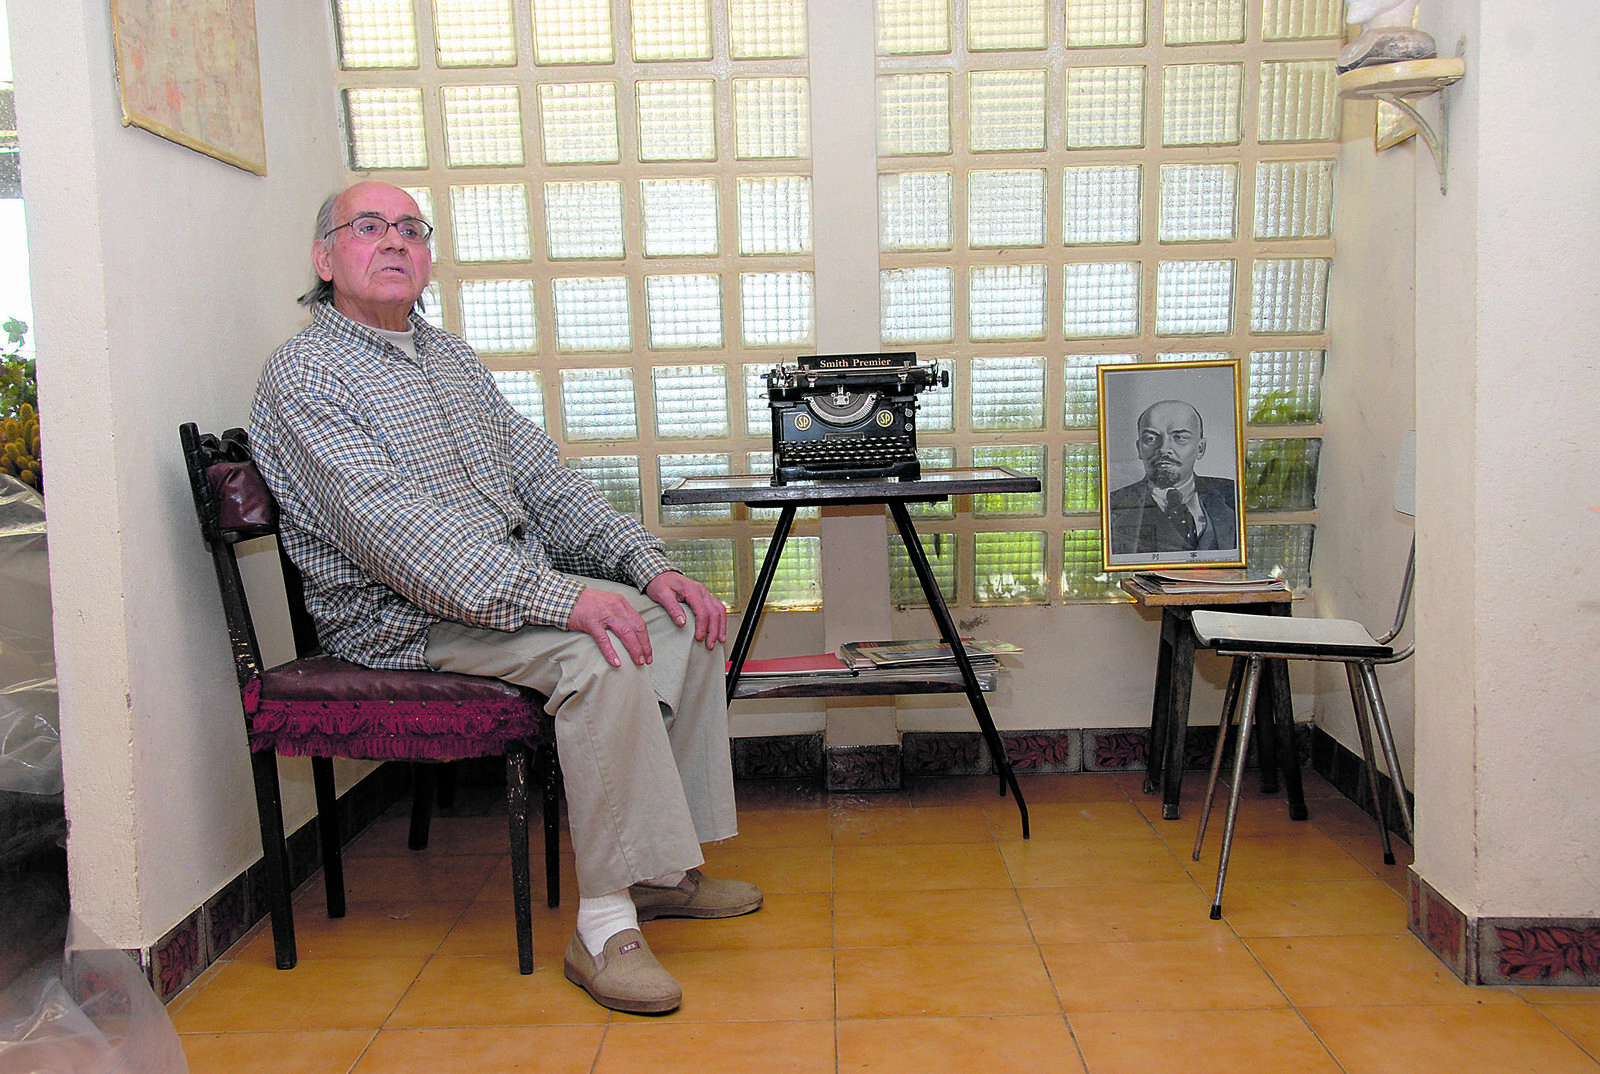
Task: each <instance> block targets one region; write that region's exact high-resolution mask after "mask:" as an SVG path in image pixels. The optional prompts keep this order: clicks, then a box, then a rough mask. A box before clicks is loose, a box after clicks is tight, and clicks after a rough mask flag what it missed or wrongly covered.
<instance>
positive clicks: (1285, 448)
mask: <svg viewBox="0 0 1600 1074" xmlns="http://www.w3.org/2000/svg"><path fill="white" fill-rule="evenodd" d="M1316 420H1317V416H1316V415H1315V414H1314V413H1312V412H1311V411H1309V410H1305V409H1303V408H1299V407H1296V406H1295V405H1294V403H1293V400H1292V398H1291V396H1290V395H1289V393H1288V392H1281V391H1280V392H1269V393H1267V394H1266V395H1265V396H1263V397H1262V399H1261V401H1260V402H1259V403H1257V404H1256V406H1255V408H1254V409H1253V410H1251V412H1250V423H1251V424H1252V425H1303V424H1308V423H1311V422H1315V421H1316ZM1320 447H1321V443H1320V442H1319V441H1316V440H1305V439H1279V438H1275V439H1266V440H1256V441H1252V442H1251V443H1250V444H1249V445H1248V447H1247V450H1246V453H1245V503H1246V505H1247V506H1248V507H1250V508H1251V509H1252V510H1257V511H1273V510H1278V511H1293V510H1305V509H1308V508H1310V507H1312V506H1313V505H1314V503H1315V500H1316V465H1317V456H1318V450H1319V449H1320Z"/></svg>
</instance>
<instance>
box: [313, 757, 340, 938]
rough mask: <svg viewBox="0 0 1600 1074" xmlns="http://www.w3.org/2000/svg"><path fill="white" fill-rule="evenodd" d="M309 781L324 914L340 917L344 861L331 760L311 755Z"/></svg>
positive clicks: (337, 798) (337, 797)
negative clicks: (314, 803) (314, 801)
mask: <svg viewBox="0 0 1600 1074" xmlns="http://www.w3.org/2000/svg"><path fill="white" fill-rule="evenodd" d="M311 783H312V785H313V786H314V787H315V788H316V792H317V834H318V836H319V840H320V842H321V843H322V883H323V887H324V888H325V889H326V890H327V894H328V916H329V917H343V916H344V862H343V860H342V859H341V857H340V853H339V842H340V840H339V795H338V793H337V792H336V791H335V790H334V785H333V760H332V758H329V757H313V758H311Z"/></svg>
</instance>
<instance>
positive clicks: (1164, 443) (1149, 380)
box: [1099, 358, 1246, 571]
mask: <svg viewBox="0 0 1600 1074" xmlns="http://www.w3.org/2000/svg"><path fill="white" fill-rule="evenodd" d="M1099 419H1100V532H1101V535H1102V538H1101V543H1100V547H1101V560H1102V566H1103V567H1104V568H1105V569H1106V570H1107V571H1128V570H1143V569H1149V568H1153V567H1167V568H1170V567H1243V566H1245V565H1246V564H1245V511H1244V496H1243V490H1244V471H1245V467H1244V448H1245V441H1244V392H1243V388H1242V376H1241V370H1240V364H1239V360H1238V359H1237V358H1226V359H1207V360H1203V361H1191V362H1148V363H1138V364H1128V365H1117V364H1107V365H1102V366H1101V367H1100V368H1099ZM1191 480H1192V487H1190V483H1191ZM1174 484H1176V486H1177V487H1178V488H1179V489H1182V491H1183V492H1187V493H1189V495H1188V496H1187V497H1183V498H1182V501H1181V504H1180V505H1177V506H1172V505H1169V506H1167V507H1165V508H1164V507H1162V506H1161V501H1162V499H1163V498H1164V496H1165V490H1166V489H1168V488H1169V487H1170V486H1173V485H1174ZM1180 496H1181V493H1180ZM1186 516H1187V518H1188V520H1189V521H1188V523H1187V524H1185V523H1184V521H1183V520H1184V518H1185V517H1186Z"/></svg>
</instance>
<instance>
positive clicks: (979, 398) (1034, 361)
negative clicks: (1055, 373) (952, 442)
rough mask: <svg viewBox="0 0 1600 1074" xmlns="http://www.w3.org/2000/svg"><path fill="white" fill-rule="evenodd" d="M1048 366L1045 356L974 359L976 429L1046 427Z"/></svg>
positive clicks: (971, 375) (972, 379)
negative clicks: (1046, 372) (1045, 408)
mask: <svg viewBox="0 0 1600 1074" xmlns="http://www.w3.org/2000/svg"><path fill="white" fill-rule="evenodd" d="M1045 366H1046V362H1045V359H1043V358H974V359H972V361H971V363H970V366H969V369H968V373H967V376H968V380H969V383H970V385H971V392H972V401H971V404H970V409H971V420H972V428H973V429H974V430H978V429H1043V428H1044V371H1045ZM974 450H976V449H974Z"/></svg>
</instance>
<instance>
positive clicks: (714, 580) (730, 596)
mask: <svg viewBox="0 0 1600 1074" xmlns="http://www.w3.org/2000/svg"><path fill="white" fill-rule="evenodd" d="M663 543H664V544H665V545H666V546H667V558H668V559H670V560H672V564H673V566H675V567H677V568H678V570H680V571H682V572H683V573H684V574H685V575H687V576H688V577H690V578H693V579H695V580H696V581H698V582H700V583H701V584H702V585H704V586H705V587H706V588H707V589H709V590H711V592H712V593H713V594H715V595H716V598H717V599H718V600H720V601H722V603H724V604H726V605H727V606H728V607H729V608H730V609H733V608H737V607H738V604H739V599H740V594H739V586H738V578H737V576H736V574H735V571H734V543H733V538H732V537H689V538H680V539H678V540H668V541H664V542H663Z"/></svg>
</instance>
